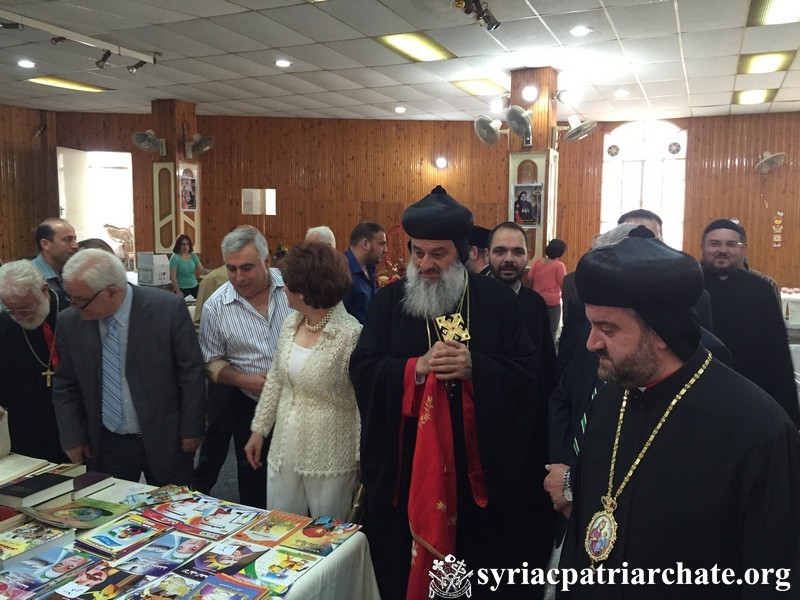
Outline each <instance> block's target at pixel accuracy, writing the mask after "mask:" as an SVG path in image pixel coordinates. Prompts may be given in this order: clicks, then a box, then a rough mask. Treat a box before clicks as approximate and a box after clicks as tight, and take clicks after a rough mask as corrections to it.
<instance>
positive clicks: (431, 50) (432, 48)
mask: <svg viewBox="0 0 800 600" xmlns="http://www.w3.org/2000/svg"><path fill="white" fill-rule="evenodd" d="M375 40H376V41H378V42H380V43H381V44H383V45H384V46H387V47H388V48H390V49H391V50H394V51H395V52H397V53H398V54H400V55H401V56H404V57H406V58H407V59H409V60H412V61H414V62H430V61H434V60H449V59H451V58H455V57H456V56H455V55H454V54H453V53H452V52H450V51H449V50H448V49H447V48H445V47H444V46H442V45H441V44H439V43H437V42H435V41H434V40H433V39H431V38H430V37H428V36H427V35H425V34H424V33H398V34H396V35H382V36H380V37H377V38H375Z"/></svg>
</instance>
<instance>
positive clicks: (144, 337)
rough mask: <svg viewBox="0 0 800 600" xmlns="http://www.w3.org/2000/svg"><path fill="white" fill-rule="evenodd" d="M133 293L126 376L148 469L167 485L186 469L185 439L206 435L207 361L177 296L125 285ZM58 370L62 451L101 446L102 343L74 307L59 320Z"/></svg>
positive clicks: (55, 399)
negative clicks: (183, 459)
mask: <svg viewBox="0 0 800 600" xmlns="http://www.w3.org/2000/svg"><path fill="white" fill-rule="evenodd" d="M127 293H129V294H130V293H132V294H133V301H132V304H131V315H130V330H129V335H128V348H127V359H126V364H125V374H126V377H127V379H128V385H129V387H130V390H131V397H132V399H133V404H134V406H135V407H136V413H137V415H138V417H139V423H140V425H141V428H142V438H143V441H144V447H145V452H146V454H147V461H148V463H149V466H150V469H151V471H152V473H153V475H154V477H156V478H157V479H159V480H163V481H169V480H170V479H171V477H172V475H173V473H174V471H175V469H177V468H178V466H179V465H180V464H181V460H180V459H181V457H182V456H181V455H183V451H182V450H181V448H180V445H181V439H182V438H199V437H202V436H203V433H204V430H205V383H204V382H205V379H204V374H203V357H202V355H201V354H200V346H199V344H198V342H197V335H196V334H195V331H194V327H193V326H192V321H191V318H190V317H189V311H187V310H186V305H185V304H184V302H183V300H182V299H180V298H179V297H178V296H176V295H175V294H171V293H168V292H165V291H163V290H158V289H154V288H146V287H139V286H128V292H127ZM56 344H57V347H58V356H59V361H60V362H59V365H58V369H56V374H55V377H54V383H53V405H54V407H55V410H56V418H57V421H58V429H59V432H60V437H61V446H62V448H64V449H65V450H69V449H72V448H76V447H78V446H82V445H88V446H89V447H90V448H91V450H92V455H93V458H92V463H93V464H96V461H97V457H98V452H99V448H100V433H101V430H102V426H103V422H102V418H101V415H100V413H101V407H102V401H101V389H102V383H101V379H102V375H101V365H102V356H101V349H102V344H101V340H100V329H99V326H98V322H97V321H83V320H81V317H80V312H79V311H78V310H75V309H68V310H65V311H62V312H61V313H60V314H59V315H58V335H57V341H56Z"/></svg>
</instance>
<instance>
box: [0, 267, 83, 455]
mask: <svg viewBox="0 0 800 600" xmlns="http://www.w3.org/2000/svg"><path fill="white" fill-rule="evenodd" d="M0 299H2V302H3V304H5V306H6V311H5V312H0V340H2V342H0V406H2V407H3V409H5V411H6V412H5V414H4V416H3V417H2V418H4V419H8V427H9V433H10V435H11V451H12V452H15V453H17V454H24V455H26V456H33V457H35V458H43V459H46V460H49V461H51V462H55V463H62V462H69V461H68V460H67V456H66V455H65V454H64V452H63V451H62V450H61V444H60V443H59V437H58V427H57V425H56V417H55V411H54V410H53V403H52V400H51V392H52V375H53V371H55V367H56V366H57V365H58V355H57V353H56V352H55V350H54V345H55V335H56V333H57V328H56V314H57V313H58V310H59V309H63V308H65V307H67V306H69V304H68V302H67V301H66V300H65V298H64V297H63V296H60V295H59V294H57V293H56V291H54V290H51V289H50V288H49V286H48V284H47V282H46V281H45V280H44V278H43V277H42V275H41V274H40V273H39V270H38V269H37V268H36V267H35V266H34V265H33V264H32V263H31V262H30V261H27V260H19V261H15V262H10V263H6V264H5V265H3V266H2V267H0Z"/></svg>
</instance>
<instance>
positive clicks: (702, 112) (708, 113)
mask: <svg viewBox="0 0 800 600" xmlns="http://www.w3.org/2000/svg"><path fill="white" fill-rule="evenodd" d="M729 113H730V106H729V105H728V104H724V105H718V106H692V116H693V117H717V116H722V115H727V114H729Z"/></svg>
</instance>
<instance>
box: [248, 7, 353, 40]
mask: <svg viewBox="0 0 800 600" xmlns="http://www.w3.org/2000/svg"><path fill="white" fill-rule="evenodd" d="M261 14H262V15H264V16H265V17H268V18H270V19H273V20H275V21H277V22H278V23H281V24H283V25H285V26H286V27H289V28H291V29H294V30H295V31H297V32H299V33H301V34H303V35H305V36H308V37H310V38H311V39H313V40H317V41H318V42H332V41H334V40H352V39H356V38H360V37H364V35H363V34H361V33H360V32H359V31H357V30H356V29H353V28H352V27H350V26H348V25H346V24H345V23H344V22H342V21H340V20H339V19H337V18H335V17H332V16H331V15H329V14H328V13H326V12H325V11H324V10H322V9H321V8H319V7H318V6H315V5H314V4H309V3H307V2H306V3H302V4H298V5H296V6H287V7H284V8H274V9H270V10H264V11H261Z"/></svg>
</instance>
